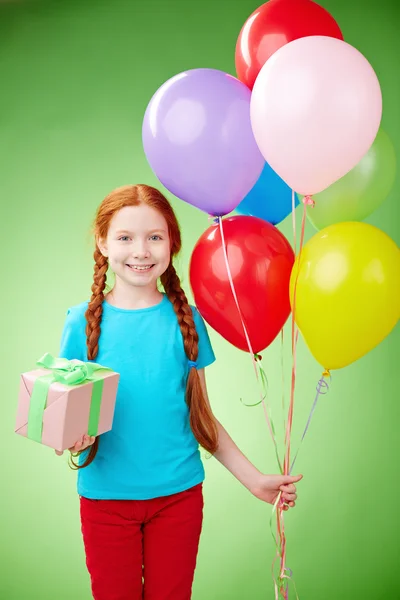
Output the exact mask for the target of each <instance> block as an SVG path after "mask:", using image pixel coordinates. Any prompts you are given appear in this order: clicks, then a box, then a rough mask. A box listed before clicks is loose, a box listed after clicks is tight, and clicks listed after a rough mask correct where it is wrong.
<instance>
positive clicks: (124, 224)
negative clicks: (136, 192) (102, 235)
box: [110, 204, 168, 232]
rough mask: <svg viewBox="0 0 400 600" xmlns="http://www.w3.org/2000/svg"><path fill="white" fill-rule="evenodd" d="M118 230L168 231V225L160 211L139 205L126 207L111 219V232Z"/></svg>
mask: <svg viewBox="0 0 400 600" xmlns="http://www.w3.org/2000/svg"><path fill="white" fill-rule="evenodd" d="M117 229H126V230H129V231H136V232H143V231H153V230H154V229H165V230H166V231H168V225H167V222H166V220H165V218H164V217H163V215H162V214H161V213H160V212H159V211H158V210H156V209H155V208H152V207H151V206H148V205H147V204H139V205H138V206H124V208H121V210H119V211H118V212H117V213H115V215H114V216H113V218H112V219H111V223H110V231H116V230H117Z"/></svg>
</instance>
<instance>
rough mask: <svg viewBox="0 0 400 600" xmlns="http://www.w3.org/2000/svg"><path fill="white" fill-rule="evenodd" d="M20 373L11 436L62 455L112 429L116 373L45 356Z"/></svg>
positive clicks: (100, 366)
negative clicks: (63, 452) (34, 365)
mask: <svg viewBox="0 0 400 600" xmlns="http://www.w3.org/2000/svg"><path fill="white" fill-rule="evenodd" d="M36 366H37V367H39V368H37V369H34V370H32V371H28V372H26V373H22V375H21V382H20V390H19V398H18V409H17V417H16V425H15V433H18V434H19V435H22V436H24V437H27V438H29V439H31V440H34V441H36V442H39V443H41V444H44V445H45V446H50V447H51V448H54V450H59V451H63V450H66V449H67V448H71V447H72V446H74V445H75V443H76V442H77V441H78V440H79V439H80V438H81V437H82V435H85V434H88V435H91V436H93V435H94V436H97V435H100V434H102V433H105V432H106V431H110V430H111V428H112V422H113V417H114V408H115V400H116V395H117V388H118V383H119V373H116V372H115V371H112V370H111V369H108V368H106V367H103V366H102V365H99V364H97V363H93V362H82V361H79V360H67V359H65V358H54V357H53V356H52V355H51V354H45V355H44V356H43V357H42V358H41V359H40V360H39V361H37V363H36Z"/></svg>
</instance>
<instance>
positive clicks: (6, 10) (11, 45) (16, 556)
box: [0, 0, 400, 600]
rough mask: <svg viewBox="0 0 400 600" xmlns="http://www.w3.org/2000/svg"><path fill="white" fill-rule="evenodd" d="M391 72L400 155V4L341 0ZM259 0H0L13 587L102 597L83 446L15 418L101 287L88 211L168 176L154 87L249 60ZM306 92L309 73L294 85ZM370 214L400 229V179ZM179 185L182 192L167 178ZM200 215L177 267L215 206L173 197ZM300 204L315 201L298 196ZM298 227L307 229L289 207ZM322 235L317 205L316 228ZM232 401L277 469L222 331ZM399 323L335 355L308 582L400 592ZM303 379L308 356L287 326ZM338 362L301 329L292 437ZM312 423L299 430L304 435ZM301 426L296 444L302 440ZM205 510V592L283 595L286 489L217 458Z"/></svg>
mask: <svg viewBox="0 0 400 600" xmlns="http://www.w3.org/2000/svg"><path fill="white" fill-rule="evenodd" d="M322 4H323V5H324V6H325V7H326V8H327V9H328V10H329V11H330V12H331V13H332V14H333V15H334V17H335V18H336V19H337V21H338V22H339V24H340V25H341V27H342V31H343V33H344V36H345V38H346V40H347V41H348V42H349V43H351V44H353V45H355V46H356V47H357V48H358V49H359V50H360V51H361V52H363V53H364V54H365V56H366V57H367V58H368V60H369V61H370V62H371V63H372V65H373V67H374V68H375V70H376V72H377V74H378V76H379V79H380V82H381V85H382V91H383V98H384V112H383V127H384V129H386V131H387V132H388V133H389V135H390V136H391V138H392V140H393V142H394V145H395V148H396V152H397V155H398V156H400V116H399V115H400V112H399V106H400V78H399V71H398V64H399V58H400V38H399V36H398V24H399V20H400V5H399V4H398V3H397V0H392V1H390V0H382V1H381V2H373V1H372V0H353V1H351V2H350V1H349V0H324V1H323V2H322ZM257 6H258V3H257V2H254V0H236V1H233V2H232V1H228V0H202V1H200V2H198V1H196V2H194V1H191V0H186V1H185V0H141V1H139V0H137V1H135V0H107V1H106V0H104V1H100V0H93V1H90V0H65V1H61V0H59V1H54V2H50V1H47V2H44V1H31V2H25V3H24V2H21V3H17V2H9V3H7V2H3V3H1V4H0V84H1V94H0V173H1V174H0V201H1V217H2V218H1V220H0V227H1V254H2V256H3V264H2V281H3V284H2V294H1V309H2V310H1V359H2V371H1V388H2V392H1V415H0V428H1V429H0V449H1V452H2V457H3V458H2V486H1V490H2V492H1V494H0V520H1V521H0V531H1V537H0V547H1V560H0V598H2V599H4V600H28V599H29V600H30V599H36V598H40V599H41V600H50V599H52V600H53V599H54V598H57V599H58V600H71V599H72V598H74V599H75V600H88V599H89V598H90V597H91V594H90V589H89V579H88V575H87V572H86V567H85V561H84V552H83V546H82V541H81V535H80V525H79V515H78V497H77V494H76V491H75V473H73V472H71V471H70V470H69V469H68V466H67V462H66V457H63V458H58V457H57V456H55V454H54V452H53V451H52V450H50V449H48V448H46V447H43V446H40V445H39V444H36V443H34V442H30V441H28V440H25V439H23V438H21V437H19V436H17V435H15V434H14V433H13V429H14V420H15V412H16V403H17V393H18V386H19V374H20V372H22V371H25V370H30V369H32V368H33V367H34V363H35V360H36V359H38V358H39V357H40V356H41V355H42V354H43V353H44V352H46V351H49V352H52V353H55V354H56V353H57V351H58V345H59V339H60V334H61V329H62V325H63V322H64V317H65V313H66V309H67V307H68V306H70V305H73V304H77V303H79V302H81V301H83V300H85V299H87V298H88V296H89V293H90V286H91V279H92V249H93V244H92V241H91V239H90V235H89V229H90V225H91V221H92V217H93V215H94V211H95V209H96V207H97V205H98V204H99V203H100V201H101V200H102V198H103V197H104V196H105V195H106V194H107V193H108V192H109V191H110V190H111V189H113V188H114V187H117V186H119V185H122V184H126V183H139V182H145V183H149V184H153V185H157V181H156V178H155V176H154V175H153V173H152V172H151V170H150V167H149V166H148V164H147V162H146V159H145V156H144V154H143V150H142V145H141V123H142V117H143V113H144V110H145V108H146V105H147V103H148V101H149V100H150V97H151V95H152V94H153V93H154V92H155V90H156V89H157V88H158V87H159V86H160V85H161V84H162V83H163V82H164V81H165V80H166V79H168V78H169V77H171V76H172V75H174V74H176V73H178V72H181V71H183V70H185V69H189V68H195V67H214V68H218V69H221V70H224V71H227V72H230V73H234V47H235V42H236V37H237V35H238V33H239V30H240V28H241V26H242V24H243V23H244V21H245V19H246V18H247V16H248V15H249V14H250V13H251V12H252V11H253V10H254V9H255V8H256V7H257ZM296 93H297V94H301V89H298V90H296ZM399 183H400V182H399V179H397V182H396V187H395V190H394V191H393V192H392V193H391V195H390V197H389V198H388V200H387V201H386V202H385V203H384V204H383V205H382V206H381V207H380V208H379V210H377V211H376V212H375V214H373V215H372V217H370V219H369V222H371V223H373V224H374V225H377V226H378V227H380V228H381V229H383V230H384V231H385V232H386V233H388V234H389V235H390V236H391V237H392V238H393V239H394V240H395V241H396V242H397V243H399V242H400V221H399V215H400V212H399V204H398V191H399V189H400V188H399ZM169 197H171V196H170V195H169ZM172 200H173V204H174V207H175V209H176V211H177V213H178V216H179V219H180V222H181V225H182V228H183V248H184V250H183V252H182V255H181V259H180V261H179V265H178V267H179V272H180V274H181V275H182V278H183V284H184V286H185V287H186V289H187V290H188V292H189V291H190V290H189V284H188V275H187V270H188V261H189V257H190V253H191V251H192V248H193V246H194V244H195V242H196V240H197V238H198V237H199V236H200V235H201V233H202V232H203V231H204V230H205V229H206V228H207V227H208V226H209V224H210V223H209V221H208V219H207V216H206V215H204V214H202V213H201V212H200V211H198V210H196V209H195V208H193V207H191V206H188V205H185V204H184V203H183V202H181V201H179V200H177V199H174V198H173V199H172ZM298 217H299V218H300V214H298ZM281 230H282V231H283V232H284V233H285V235H287V236H288V238H289V239H290V240H291V239H292V237H291V236H292V233H291V223H290V219H287V220H286V222H284V223H283V224H282V226H281ZM312 234H313V229H312V228H311V226H310V225H309V224H308V225H307V231H306V237H307V238H309V237H310V236H311V235H312ZM210 333H211V339H212V342H213V345H214V348H215V352H216V355H217V362H216V363H215V365H213V366H212V367H211V368H210V369H209V373H208V381H209V389H210V397H211V401H212V404H213V407H214V410H215V413H216V415H217V417H218V418H219V419H220V420H221V421H222V423H223V424H224V425H225V427H226V428H227V430H228V431H229V432H230V434H231V435H232V437H233V438H234V440H235V441H236V442H237V443H238V445H239V446H240V448H241V449H242V450H243V451H244V452H245V454H247V455H248V457H249V458H250V459H251V460H252V461H253V462H254V463H255V464H256V465H257V466H258V467H259V468H260V469H261V470H263V471H265V472H276V468H275V462H274V455H273V450H272V444H271V441H270V438H269V435H268V432H267V427H266V424H265V421H264V418H263V412H262V409H261V408H260V407H256V408H246V407H244V406H243V404H242V403H241V402H240V397H243V398H244V399H245V401H247V402H249V403H250V402H252V401H255V400H256V399H257V387H256V384H255V382H254V374H253V371H252V366H251V361H250V359H249V356H248V355H247V354H245V353H242V352H240V351H239V350H236V349H235V348H234V347H232V346H230V345H229V344H228V343H227V342H225V340H223V339H222V338H221V337H220V336H219V335H218V334H217V333H215V332H214V331H211V332H210ZM399 333H400V332H399V328H398V327H397V329H396V330H395V331H394V332H393V333H392V334H391V335H390V336H389V337H388V338H387V339H386V340H385V341H384V342H383V343H382V344H381V345H380V346H379V347H378V348H377V349H375V350H374V351H373V352H371V353H370V354H369V355H368V356H366V357H365V358H363V359H362V360H360V361H359V362H358V363H356V364H355V365H353V366H351V367H349V368H347V369H345V370H343V371H341V372H337V373H335V374H334V379H333V383H332V387H331V391H330V393H329V394H328V395H327V396H324V397H323V398H322V399H321V401H320V404H319V406H318V410H317V412H316V414H315V418H314V421H313V423H312V427H311V430H310V432H309V435H308V437H307V438H306V441H305V443H304V446H303V448H302V452H301V454H300V457H299V459H298V463H297V469H296V471H297V472H302V473H303V474H304V480H303V481H302V482H301V483H300V484H299V486H298V490H299V500H298V505H297V507H296V508H295V509H294V510H292V511H290V512H289V514H287V517H286V523H287V535H288V564H289V566H290V567H291V568H292V569H293V570H294V573H295V580H296V583H297V587H298V590H299V594H300V600H321V599H324V600H336V599H337V598H338V597H340V598H341V599H342V600H350V599H354V598H357V599H358V598H363V599H365V600H367V599H368V600H369V599H371V600H378V599H381V598H382V599H383V598H388V597H390V598H397V597H400V584H399V580H398V565H399V543H398V535H399V511H398V493H399V483H398V477H399V468H398V463H399V452H398V420H399V409H398V403H399V383H398V377H397V376H398V352H399V348H400V336H399ZM285 334H286V344H285V351H284V363H285V364H284V371H285V388H286V396H287V395H288V389H289V388H288V382H289V370H290V355H289V348H288V341H289V328H288V327H287V328H286V329H285ZM264 366H266V368H267V371H268V375H269V381H270V391H271V397H272V398H274V400H275V401H276V403H277V406H278V405H279V402H280V397H281V389H282V375H281V348H280V344H279V341H277V342H275V343H274V344H273V346H272V347H271V348H270V349H268V351H267V352H265V353H264ZM319 374H320V368H319V367H318V365H317V364H316V363H315V361H314V360H313V359H312V358H311V356H310V354H309V353H308V351H307V349H306V348H305V346H304V343H303V342H302V341H300V343H299V366H298V388H297V393H296V405H295V416H294V421H295V423H294V432H293V439H294V440H295V442H296V440H297V439H298V438H299V434H300V432H301V430H302V428H303V426H304V423H305V419H306V416H307V415H308V411H309V408H310V406H311V403H312V400H313V398H314V392H315V384H316V381H317V379H318V377H319ZM295 442H294V443H295ZM295 445H296V444H295ZM205 466H206V471H207V479H206V483H205V500H206V508H205V522H204V531H203V536H202V540H201V546H200V552H199V559H198V568H197V572H196V578H195V584H194V592H193V599H194V600H206V599H207V600H247V599H251V600H264V599H267V598H270V599H272V598H273V587H272V582H271V576H270V565H271V561H272V558H273V543H272V540H271V536H270V532H269V517H270V512H271V511H270V507H269V506H268V505H265V504H263V503H261V502H260V501H259V500H257V499H255V498H254V497H252V496H251V495H250V494H249V493H248V492H247V490H245V489H244V488H243V487H242V486H241V485H240V484H239V483H238V482H237V481H236V480H235V479H234V478H233V477H232V476H231V475H230V473H228V471H226V470H225V469H224V468H223V467H222V466H221V465H220V464H219V463H218V462H217V461H216V460H214V459H210V460H205Z"/></svg>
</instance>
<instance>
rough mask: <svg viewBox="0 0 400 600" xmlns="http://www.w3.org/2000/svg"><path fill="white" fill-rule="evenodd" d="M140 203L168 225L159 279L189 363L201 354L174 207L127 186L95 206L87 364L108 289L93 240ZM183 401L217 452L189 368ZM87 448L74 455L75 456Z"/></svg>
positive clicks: (206, 444)
mask: <svg viewBox="0 0 400 600" xmlns="http://www.w3.org/2000/svg"><path fill="white" fill-rule="evenodd" d="M141 203H144V204H147V205H148V206H151V207H152V208H154V209H156V210H158V211H159V212H160V213H161V214H162V215H163V216H164V218H165V220H166V221H167V224H168V232H169V237H170V242H171V259H170V263H169V266H168V268H167V270H166V271H165V272H164V273H163V274H162V276H161V278H160V279H161V283H162V285H163V287H164V290H165V293H166V295H167V297H168V299H169V300H170V302H171V304H172V305H173V307H174V310H175V314H176V317H177V319H178V323H179V327H180V330H181V333H182V338H183V345H184V349H185V353H186V356H187V358H188V360H190V361H193V362H196V361H197V357H198V354H199V344H198V342H199V336H198V333H197V331H196V326H195V323H194V319H193V313H192V309H191V308H190V305H189V303H188V300H187V297H186V294H185V292H184V291H183V289H182V287H181V282H180V279H179V277H178V274H177V272H176V270H175V267H174V265H173V262H172V261H173V258H174V257H175V256H176V255H177V254H178V253H179V251H180V249H181V233H180V229H179V224H178V221H177V218H176V216H175V213H174V211H173V209H172V206H171V205H170V203H169V202H168V200H167V199H166V198H165V196H164V195H163V194H162V193H161V192H160V191H159V190H157V189H155V188H153V187H151V186H148V185H129V186H123V187H120V188H117V189H116V190H114V191H112V192H111V193H110V194H108V196H106V197H105V198H104V200H103V202H102V203H101V205H100V206H99V208H98V210H97V213H96V217H95V221H94V228H93V229H94V236H95V239H96V247H95V251H94V262H95V265H94V275H93V284H92V296H91V299H90V302H89V304H88V308H87V310H86V313H85V318H86V344H87V356H88V360H95V358H96V356H97V355H98V352H99V337H100V328H101V319H102V315H103V301H104V290H105V288H106V280H107V270H108V259H107V257H105V256H103V255H102V253H101V252H100V249H99V247H98V245H97V241H98V240H100V239H105V238H106V237H107V232H108V228H109V225H110V222H111V219H112V217H113V216H114V214H115V213H116V212H117V211H118V210H120V209H121V208H124V207H125V206H138V205H139V204H141ZM186 402H187V405H188V408H189V416H190V426H191V429H192V431H193V435H194V436H195V438H196V440H197V441H198V443H199V444H200V446H202V447H203V448H204V449H205V450H207V451H208V452H209V453H210V454H214V453H215V452H216V450H217V447H218V430H217V424H216V421H215V418H214V416H213V414H212V412H211V410H210V407H209V405H208V402H207V401H206V399H205V396H204V392H203V388H202V385H201V381H200V377H199V374H198V372H197V369H196V368H194V367H192V368H191V369H190V371H189V376H188V380H187V386H186ZM98 446H99V437H96V439H95V442H94V444H93V445H92V446H90V448H89V452H88V454H87V456H86V459H85V460H84V462H83V463H82V464H81V465H79V464H77V463H75V462H74V461H73V460H72V458H71V463H72V468H74V469H82V468H84V467H87V466H88V465H89V464H90V463H91V462H92V461H93V460H94V458H95V456H96V454H97V450H98ZM82 452H87V449H85V450H83V451H80V452H78V453H76V454H74V455H73V456H74V457H77V456H79V455H80V454H81V453H82Z"/></svg>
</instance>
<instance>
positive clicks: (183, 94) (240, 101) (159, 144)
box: [142, 69, 264, 216]
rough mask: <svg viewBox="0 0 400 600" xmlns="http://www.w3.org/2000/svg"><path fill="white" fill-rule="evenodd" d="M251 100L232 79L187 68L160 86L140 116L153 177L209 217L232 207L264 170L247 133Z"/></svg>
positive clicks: (219, 74) (243, 88)
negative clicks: (154, 175) (143, 114)
mask: <svg viewBox="0 0 400 600" xmlns="http://www.w3.org/2000/svg"><path fill="white" fill-rule="evenodd" d="M250 96H251V92H250V90H249V89H248V88H247V87H246V86H245V85H244V84H243V83H241V82H240V81H239V80H238V79H236V78H235V77H232V75H228V74H227V73H223V72H222V71H217V70H216V69H192V70H190V71H186V72H184V73H180V74H179V75H175V76H174V77H172V78H171V79H169V80H168V81H167V82H166V83H164V84H163V85H162V86H161V87H160V88H159V90H158V91H157V92H156V93H155V94H154V96H153V97H152V99H151V100H150V103H149V105H148V107H147V109H146V112H145V116H144V120H143V128H142V136H143V147H144V151H145V154H146V156H147V160H148V161H149V163H150V166H151V168H152V169H153V171H154V172H155V174H156V175H157V177H158V179H159V180H160V181H161V183H162V184H163V185H164V186H165V187H166V188H167V189H168V190H169V191H170V192H172V193H173V194H175V196H178V198H181V200H184V201H185V202H188V203H189V204H192V205H193V206H197V208H200V209H201V210H203V211H205V212H206V213H209V214H211V215H218V216H220V215H224V214H227V213H229V212H231V211H232V210H233V209H234V208H236V206H237V205H238V204H239V202H240V201H241V200H243V198H244V197H245V195H246V194H247V193H248V192H249V190H251V188H252V187H253V185H254V184H255V183H256V181H257V179H258V178H259V176H260V173H261V171H262V169H263V166H264V160H263V158H262V156H261V154H260V151H259V149H258V147H257V144H256V142H255V139H254V135H253V132H252V129H251V123H250Z"/></svg>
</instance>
